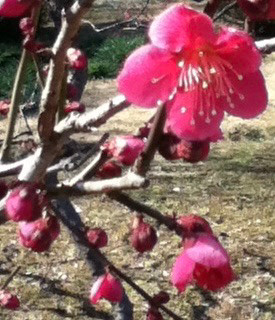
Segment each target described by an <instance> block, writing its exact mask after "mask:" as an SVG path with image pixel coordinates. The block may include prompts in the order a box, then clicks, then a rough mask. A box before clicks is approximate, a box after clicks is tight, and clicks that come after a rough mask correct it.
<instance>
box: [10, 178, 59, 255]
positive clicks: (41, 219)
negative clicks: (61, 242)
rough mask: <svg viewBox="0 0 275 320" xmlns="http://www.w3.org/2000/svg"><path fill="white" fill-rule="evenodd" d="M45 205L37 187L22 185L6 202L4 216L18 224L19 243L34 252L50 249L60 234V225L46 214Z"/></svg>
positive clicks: (44, 199)
mask: <svg viewBox="0 0 275 320" xmlns="http://www.w3.org/2000/svg"><path fill="white" fill-rule="evenodd" d="M46 204H47V199H46V197H45V194H44V192H43V191H42V190H41V189H39V188H38V186H37V185H35V184H31V183H23V184H21V185H19V186H17V187H16V188H14V189H13V190H12V191H11V193H10V194H9V196H8V198H7V200H6V216H7V218H8V219H9V220H12V221H15V222H19V232H18V236H19V242H20V244H21V245H22V246H24V247H26V248H29V249H31V250H33V251H35V252H43V251H46V250H48V249H49V248H50V246H51V244H52V243H53V241H54V240H55V239H56V238H57V237H58V235H59V233H60V225H59V222H58V220H57V218H56V217H55V216H52V215H50V214H49V213H48V212H46V215H44V216H43V215H42V212H43V209H44V207H45V206H46Z"/></svg>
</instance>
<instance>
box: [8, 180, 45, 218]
mask: <svg viewBox="0 0 275 320" xmlns="http://www.w3.org/2000/svg"><path fill="white" fill-rule="evenodd" d="M42 200H43V199H42V197H41V195H39V194H38V189H37V187H36V186H35V185H33V184H23V185H20V186H19V187H17V188H15V189H13V190H12V192H11V194H10V195H9V197H8V199H7V201H6V215H7V217H8V218H9V219H11V220H13V221H16V222H18V221H23V220H25V221H32V220H35V219H37V218H39V217H40V215H41V211H42Z"/></svg>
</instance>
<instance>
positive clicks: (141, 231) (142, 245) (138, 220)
mask: <svg viewBox="0 0 275 320" xmlns="http://www.w3.org/2000/svg"><path fill="white" fill-rule="evenodd" d="M157 240H158V238H157V234H156V231H155V229H154V228H153V227H152V226H150V224H148V223H145V222H144V221H143V217H142V216H141V215H138V216H136V217H135V219H134V221H133V229H132V234H131V244H132V246H133V247H134V248H135V249H136V250H137V251H138V252H140V253H143V252H145V251H151V250H152V249H153V247H154V246H155V244H156V243H157Z"/></svg>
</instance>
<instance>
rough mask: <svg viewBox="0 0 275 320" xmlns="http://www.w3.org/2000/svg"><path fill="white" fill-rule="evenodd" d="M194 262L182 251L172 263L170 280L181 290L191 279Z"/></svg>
mask: <svg viewBox="0 0 275 320" xmlns="http://www.w3.org/2000/svg"><path fill="white" fill-rule="evenodd" d="M194 268H195V263H194V262H193V261H192V260H191V259H190V258H189V257H188V256H187V255H186V253H185V252H183V253H182V254H181V255H179V256H178V258H177V260H176V262H175V263H174V265H173V269H172V273H171V282H172V284H173V285H174V286H175V287H176V288H177V289H178V290H179V292H183V291H184V290H185V289H186V287H187V285H188V284H190V283H191V282H192V281H193V271H194Z"/></svg>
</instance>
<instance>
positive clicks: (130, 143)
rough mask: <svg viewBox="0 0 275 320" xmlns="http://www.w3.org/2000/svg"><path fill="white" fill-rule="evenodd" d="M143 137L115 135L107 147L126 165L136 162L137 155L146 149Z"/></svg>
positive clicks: (111, 153) (112, 154)
mask: <svg viewBox="0 0 275 320" xmlns="http://www.w3.org/2000/svg"><path fill="white" fill-rule="evenodd" d="M144 146H145V144H144V142H143V141H142V139H140V138H137V137H135V136H119V137H115V138H114V139H113V140H111V141H110V142H109V143H108V144H107V149H108V151H109V153H110V155H111V156H113V157H114V158H115V159H116V160H117V161H119V162H121V163H122V164H123V165H125V166H131V165H133V164H134V162H135V160H136V159H137V157H138V156H139V155H140V153H141V152H142V151H143V149H144Z"/></svg>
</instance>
